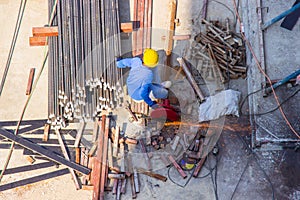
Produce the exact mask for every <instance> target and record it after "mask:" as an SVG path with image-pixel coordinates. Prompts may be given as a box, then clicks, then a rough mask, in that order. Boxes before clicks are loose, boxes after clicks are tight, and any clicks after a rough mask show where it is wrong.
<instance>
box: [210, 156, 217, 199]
mask: <svg viewBox="0 0 300 200" xmlns="http://www.w3.org/2000/svg"><path fill="white" fill-rule="evenodd" d="M208 156H209V155H208ZM208 165H209V167H210V161H208ZM217 165H218V159H217V157H216V165H215V170H214V169H213V168H210V171H211V173H210V177H211V181H212V184H213V189H214V193H215V198H216V200H218V199H219V197H218V184H217V169H218V168H217ZM213 171H214V172H215V175H214V176H213Z"/></svg>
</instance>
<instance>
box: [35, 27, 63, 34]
mask: <svg viewBox="0 0 300 200" xmlns="http://www.w3.org/2000/svg"><path fill="white" fill-rule="evenodd" d="M32 35H33V36H34V37H47V36H58V26H49V27H32Z"/></svg>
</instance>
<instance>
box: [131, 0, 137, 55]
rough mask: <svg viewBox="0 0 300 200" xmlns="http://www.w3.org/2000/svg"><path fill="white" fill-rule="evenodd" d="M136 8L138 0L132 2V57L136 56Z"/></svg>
mask: <svg viewBox="0 0 300 200" xmlns="http://www.w3.org/2000/svg"><path fill="white" fill-rule="evenodd" d="M137 8H138V0H133V29H134V31H133V33H132V56H136V55H137V53H136V52H137V51H136V48H137V24H138V22H137Z"/></svg>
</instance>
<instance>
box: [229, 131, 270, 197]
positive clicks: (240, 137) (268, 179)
mask: <svg viewBox="0 0 300 200" xmlns="http://www.w3.org/2000/svg"><path fill="white" fill-rule="evenodd" d="M237 136H238V137H239V139H240V140H241V141H242V143H243V144H244V146H245V147H246V148H247V149H248V151H249V152H251V155H252V157H250V158H248V161H247V164H246V166H245V168H244V170H243V172H242V174H241V176H240V178H239V181H238V183H237V185H236V187H235V189H234V191H233V193H232V195H231V199H232V198H233V196H234V195H235V193H236V191H237V188H238V185H239V184H240V182H241V179H242V177H243V176H244V174H245V172H246V169H247V168H248V166H249V164H250V161H251V160H250V159H252V158H253V159H254V160H255V162H256V164H257V166H258V167H259V169H260V170H261V171H262V173H263V174H264V176H265V178H266V180H267V181H268V183H269V185H270V187H271V190H272V200H275V191H274V186H273V184H272V182H271V180H270V177H269V176H268V175H267V173H266V171H265V170H264V169H263V168H262V166H261V165H260V164H259V162H258V159H257V155H256V154H255V152H254V151H253V150H252V149H251V148H250V147H249V146H248V144H247V143H246V141H245V140H244V139H243V138H242V136H240V134H237Z"/></svg>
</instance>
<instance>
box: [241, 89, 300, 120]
mask: <svg viewBox="0 0 300 200" xmlns="http://www.w3.org/2000/svg"><path fill="white" fill-rule="evenodd" d="M261 90H262V89H260V90H257V91H255V92H252V93H250V94H248V95H247V96H246V97H245V98H244V100H243V101H242V103H241V105H240V111H241V114H242V115H246V116H250V115H255V116H261V115H266V114H269V113H271V112H274V111H275V110H277V109H279V108H280V107H281V106H282V105H283V104H285V103H286V102H287V101H288V100H290V99H291V98H292V97H294V96H295V95H296V94H297V93H298V92H299V91H300V88H299V89H297V90H296V91H294V92H293V93H292V94H291V95H290V96H289V97H287V98H286V99H285V100H284V101H282V102H281V103H280V104H279V105H278V106H276V107H275V108H272V109H270V110H268V111H266V112H262V113H254V114H243V113H242V108H243V105H244V103H245V101H246V99H247V98H248V97H249V96H250V95H252V94H255V93H257V92H259V91H261Z"/></svg>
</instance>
